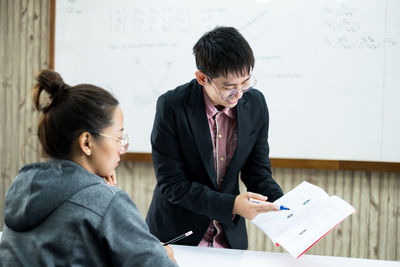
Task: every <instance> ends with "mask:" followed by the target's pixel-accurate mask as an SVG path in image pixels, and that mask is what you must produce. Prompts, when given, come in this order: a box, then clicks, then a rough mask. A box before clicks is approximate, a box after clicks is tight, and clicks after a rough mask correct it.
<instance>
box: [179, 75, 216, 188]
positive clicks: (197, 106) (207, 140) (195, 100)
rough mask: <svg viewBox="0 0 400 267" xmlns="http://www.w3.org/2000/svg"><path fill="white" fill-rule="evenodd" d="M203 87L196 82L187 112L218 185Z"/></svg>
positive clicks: (199, 147)
mask: <svg viewBox="0 0 400 267" xmlns="http://www.w3.org/2000/svg"><path fill="white" fill-rule="evenodd" d="M202 90H203V89H202V87H201V86H200V85H199V84H198V83H197V82H196V85H195V86H194V87H193V88H192V92H191V94H190V96H189V99H188V102H187V105H186V112H187V116H188V118H189V124H190V126H191V129H192V133H193V137H194V140H195V142H196V146H197V150H198V151H199V154H200V157H201V159H202V161H203V164H204V167H205V169H206V171H207V173H208V175H209V177H210V179H211V182H212V183H213V185H214V186H215V188H216V187H217V175H216V173H215V167H214V151H213V147H212V141H211V136H210V128H209V125H208V120H207V115H206V110H205V104H204V100H203V92H202Z"/></svg>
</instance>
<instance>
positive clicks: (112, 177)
mask: <svg viewBox="0 0 400 267" xmlns="http://www.w3.org/2000/svg"><path fill="white" fill-rule="evenodd" d="M103 179H104V180H105V181H106V183H107V184H108V185H117V175H116V174H115V170H114V171H113V173H112V174H111V175H109V176H103Z"/></svg>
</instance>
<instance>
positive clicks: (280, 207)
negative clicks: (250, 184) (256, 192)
mask: <svg viewBox="0 0 400 267" xmlns="http://www.w3.org/2000/svg"><path fill="white" fill-rule="evenodd" d="M249 201H250V202H252V203H261V202H262V201H261V200H258V199H254V198H250V199H249ZM279 210H290V209H289V208H287V207H285V206H283V205H280V206H279Z"/></svg>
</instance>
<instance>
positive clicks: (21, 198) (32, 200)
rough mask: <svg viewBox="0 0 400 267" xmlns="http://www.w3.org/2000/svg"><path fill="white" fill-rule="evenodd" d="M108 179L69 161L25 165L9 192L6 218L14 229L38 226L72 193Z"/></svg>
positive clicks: (28, 228)
mask: <svg viewBox="0 0 400 267" xmlns="http://www.w3.org/2000/svg"><path fill="white" fill-rule="evenodd" d="M99 183H104V184H105V181H104V180H103V179H102V178H101V177H99V176H97V175H94V174H92V173H90V172H88V171H87V170H86V169H84V168H83V167H81V166H80V165H79V164H77V163H75V162H73V161H69V160H51V161H49V162H46V163H34V164H28V165H25V166H24V167H22V168H21V169H20V171H19V173H18V175H17V177H16V178H15V180H14V182H13V184H12V185H11V187H10V189H9V191H8V192H7V195H6V201H5V209H4V220H5V224H6V225H7V227H9V228H11V229H13V230H14V231H28V230H31V229H33V228H35V227H36V226H37V225H38V224H40V223H41V222H42V221H43V220H44V219H46V218H47V216H49V215H50V213H51V212H53V210H55V209H56V208H57V207H58V206H60V205H61V204H62V203H63V202H64V201H65V200H67V199H69V198H70V197H71V196H72V195H74V194H75V193H77V192H78V191H80V190H82V189H83V188H86V187H88V186H91V185H95V184H99Z"/></svg>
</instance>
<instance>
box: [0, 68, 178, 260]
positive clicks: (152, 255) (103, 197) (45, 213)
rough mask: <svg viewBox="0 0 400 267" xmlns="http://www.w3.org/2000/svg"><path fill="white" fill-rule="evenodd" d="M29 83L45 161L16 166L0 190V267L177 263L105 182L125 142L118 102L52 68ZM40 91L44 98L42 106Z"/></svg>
mask: <svg viewBox="0 0 400 267" xmlns="http://www.w3.org/2000/svg"><path fill="white" fill-rule="evenodd" d="M36 80H37V84H36V85H35V87H34V88H33V101H34V103H35V107H36V109H38V110H39V111H40V112H41V113H42V114H41V116H40V120H39V125H38V137H39V140H40V143H41V145H42V148H43V152H44V153H45V154H46V155H47V156H49V157H50V158H51V159H50V161H48V162H45V163H34V164H28V165H25V166H23V167H22V168H21V169H20V171H19V173H18V175H17V177H16V178H15V180H14V182H13V183H12V185H11V187H10V189H9V191H8V193H7V195H6V201H5V202H6V203H5V210H4V217H5V226H4V229H3V235H2V238H1V242H0V266H1V265H2V266H177V265H176V264H175V263H174V261H175V260H174V258H173V253H172V249H171V248H170V247H168V246H165V247H163V246H162V245H161V244H160V242H159V240H158V239H157V238H156V237H154V236H153V235H151V234H150V233H149V230H148V227H147V225H146V223H145V222H144V220H143V219H142V217H141V215H140V213H139V211H138V209H137V208H136V206H135V204H134V203H133V202H132V201H131V199H130V198H129V196H128V195H127V194H126V193H125V192H123V191H121V190H120V189H118V188H117V187H114V186H112V185H111V184H114V183H115V168H116V167H117V165H118V162H119V160H120V155H121V154H122V153H124V152H125V151H126V150H127V147H128V138H127V136H126V135H124V133H123V130H124V125H123V114H122V111H121V109H120V108H119V106H118V101H117V100H116V99H115V98H114V97H113V96H112V95H111V94H110V93H108V92H107V91H105V90H104V89H101V88H99V87H96V86H93V85H89V84H81V85H77V86H72V87H71V86H68V85H66V84H65V83H64V82H63V80H62V78H61V77H60V75H59V74H58V73H56V72H53V71H49V70H44V71H42V72H41V73H40V74H39V75H38V76H37V78H36ZM43 91H45V92H47V94H48V99H49V101H48V102H46V103H44V104H41V100H42V99H43V95H42V93H43ZM171 259H172V260H171Z"/></svg>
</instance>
